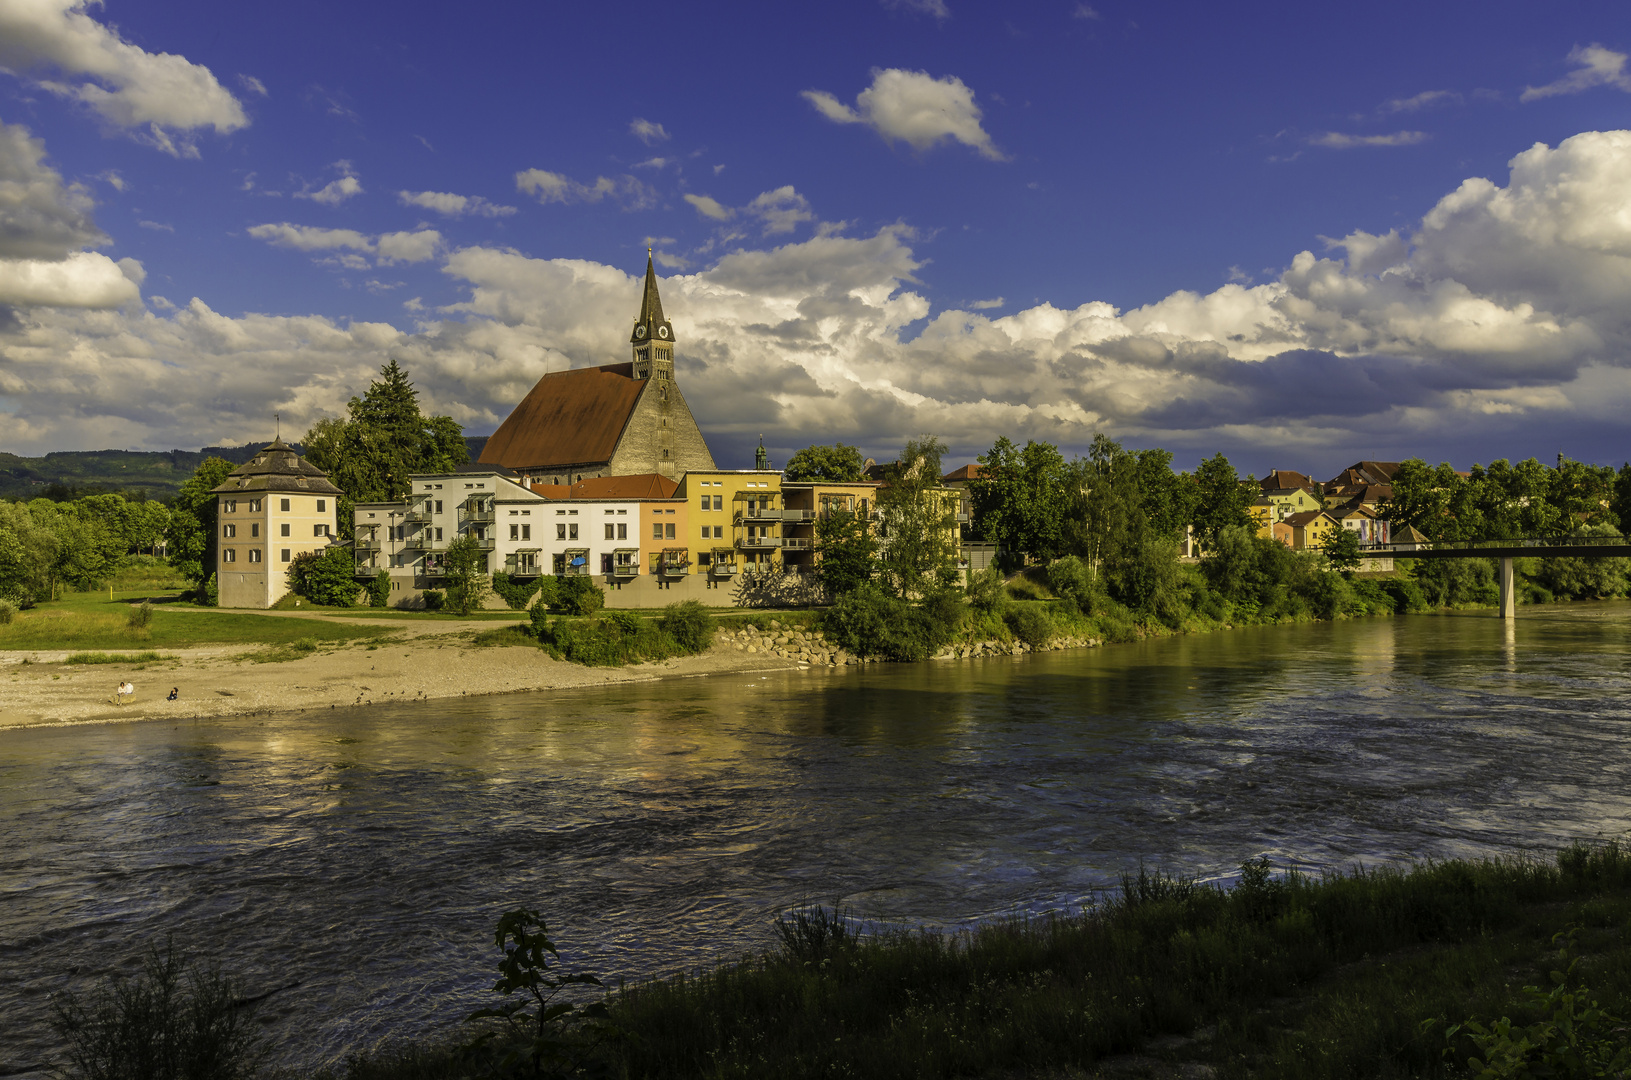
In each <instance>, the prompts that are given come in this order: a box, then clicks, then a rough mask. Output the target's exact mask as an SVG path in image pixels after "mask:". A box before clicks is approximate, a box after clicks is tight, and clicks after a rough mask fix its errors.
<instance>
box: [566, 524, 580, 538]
mask: <svg viewBox="0 0 1631 1080" xmlns="http://www.w3.org/2000/svg"><path fill="white" fill-rule="evenodd" d="M566 538H567V539H568V540H576V539H577V538H578V523H577V522H575V521H574V522H572V523H571V524H570V525H568V526H567V527H566Z"/></svg>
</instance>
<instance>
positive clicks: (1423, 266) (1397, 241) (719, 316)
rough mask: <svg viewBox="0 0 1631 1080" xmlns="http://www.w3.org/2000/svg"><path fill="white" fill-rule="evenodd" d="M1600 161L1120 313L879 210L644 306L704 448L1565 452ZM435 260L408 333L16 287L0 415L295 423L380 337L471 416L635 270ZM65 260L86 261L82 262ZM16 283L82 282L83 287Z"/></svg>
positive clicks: (1591, 317)
mask: <svg viewBox="0 0 1631 1080" xmlns="http://www.w3.org/2000/svg"><path fill="white" fill-rule="evenodd" d="M1627 175H1631V132H1627V131H1611V132H1590V133H1586V134H1582V135H1577V136H1575V137H1574V138H1571V139H1568V140H1565V141H1564V142H1563V143H1561V144H1560V145H1558V146H1556V147H1549V146H1546V145H1537V146H1535V147H1532V148H1531V149H1529V150H1526V151H1524V152H1523V153H1521V154H1518V155H1517V156H1516V157H1514V158H1513V159H1512V162H1511V170H1510V174H1509V176H1507V177H1506V178H1505V179H1504V180H1503V181H1500V182H1497V181H1496V180H1489V179H1482V178H1473V179H1469V180H1467V181H1466V182H1464V183H1463V184H1461V185H1460V186H1459V187H1457V188H1456V189H1455V190H1454V191H1452V192H1450V193H1449V194H1447V195H1445V196H1444V197H1443V198H1442V199H1440V200H1439V201H1438V203H1437V204H1436V205H1435V206H1433V207H1431V208H1430V209H1429V210H1428V212H1427V213H1426V214H1425V215H1424V216H1423V218H1422V219H1421V221H1420V223H1419V224H1418V225H1417V226H1416V227H1415V228H1413V229H1401V230H1397V231H1391V232H1387V233H1382V234H1372V233H1367V232H1364V231H1358V230H1356V231H1353V232H1350V233H1349V234H1348V235H1347V236H1344V237H1342V238H1341V239H1338V240H1332V241H1328V242H1327V243H1326V248H1327V251H1326V252H1325V253H1324V254H1323V255H1316V254H1314V253H1313V252H1312V251H1303V252H1299V253H1297V254H1295V255H1294V256H1293V257H1292V258H1291V259H1290V260H1289V265H1287V266H1286V267H1285V269H1283V270H1282V271H1281V272H1279V273H1278V274H1269V275H1268V276H1267V279H1266V280H1264V282H1263V283H1262V284H1259V285H1249V284H1242V283H1230V284H1226V285H1224V286H1222V287H1220V288H1218V289H1215V290H1213V291H1211V292H1208V293H1204V294H1203V293H1195V292H1188V291H1181V292H1176V293H1173V294H1172V295H1170V296H1166V297H1164V298H1159V299H1156V300H1154V301H1153V302H1151V303H1148V304H1145V305H1143V306H1139V307H1134V308H1131V309H1127V310H1122V309H1118V308H1116V307H1115V306H1113V305H1111V304H1108V303H1103V302H1098V301H1092V300H1086V301H1084V302H1082V303H1080V304H1078V305H1076V306H1073V307H1063V308H1060V307H1055V306H1053V305H1052V304H1047V303H1040V304H1033V305H1032V306H1030V307H1027V308H1023V309H1021V310H1017V311H1013V312H1012V313H1011V314H1008V315H1005V316H1000V317H998V316H996V315H995V314H994V313H991V309H990V308H987V307H985V306H984V305H985V303H987V302H980V303H979V304H969V305H966V308H965V309H962V310H958V309H949V310H942V311H935V310H933V309H932V308H931V306H930V304H929V303H928V301H927V300H926V299H925V298H924V297H923V296H922V295H921V294H920V293H919V292H917V291H916V286H915V285H914V281H915V279H916V276H917V275H919V274H921V273H922V272H923V267H924V259H923V257H922V256H921V255H920V254H919V253H918V252H917V251H915V250H914V244H915V243H916V240H915V239H914V238H913V236H912V235H911V234H910V233H909V232H908V231H906V230H904V229H901V228H898V227H894V228H888V229H883V230H880V231H878V232H876V233H874V234H872V235H870V236H860V237H852V236H840V235H835V234H831V233H827V234H818V235H816V236H813V237H811V238H809V239H806V240H803V241H801V242H797V243H785V244H782V245H781V246H778V247H774V248H761V249H751V248H744V249H741V250H736V251H733V252H731V253H730V254H729V255H726V256H725V257H724V258H722V259H720V260H719V261H718V263H717V264H715V265H713V266H711V267H706V268H703V269H700V270H697V271H695V272H690V273H685V274H681V275H678V276H670V277H666V278H665V279H664V281H663V286H662V287H663V301H664V307H665V309H666V310H667V311H668V313H669V315H670V316H671V317H672V318H673V319H674V322H675V327H676V330H677V331H678V348H679V352H678V363H679V368H680V378H681V379H682V380H683V381H684V386H685V392H686V397H687V400H688V402H689V403H690V405H691V407H692V409H693V410H694V411H695V412H696V413H697V416H698V419H699V421H700V422H701V424H702V426H703V430H704V431H705V432H707V433H708V435H709V436H710V438H711V439H714V440H716V445H717V444H718V441H723V440H729V439H733V438H735V439H739V440H744V441H745V440H746V439H747V438H750V437H752V436H753V435H756V434H757V433H758V432H759V431H772V430H774V431H777V432H780V433H781V439H782V441H783V442H784V443H785V444H787V445H794V446H796V445H803V444H804V443H807V442H815V441H820V442H831V441H832V440H834V439H843V441H845V442H850V443H855V444H858V445H861V446H864V447H867V448H869V450H873V451H876V452H884V451H887V450H889V449H890V448H891V447H892V446H898V444H899V441H900V439H901V438H902V437H903V436H904V435H907V434H911V433H915V432H919V431H934V432H937V433H939V434H941V435H943V436H944V437H946V438H947V439H948V441H950V442H952V443H953V445H954V447H956V448H957V450H956V453H957V455H958V456H959V457H962V456H964V455H966V454H967V453H970V452H972V451H975V450H978V449H981V448H983V447H985V446H989V445H990V443H991V441H992V440H993V439H994V438H995V437H996V436H997V435H999V434H1006V435H1009V436H1011V437H1015V438H1020V439H1024V438H1043V439H1049V440H1051V441H1054V442H1057V443H1060V444H1062V445H1064V446H1066V447H1081V446H1083V445H1085V444H1086V443H1087V442H1088V441H1089V440H1090V439H1091V437H1092V434H1093V433H1094V432H1095V431H1098V430H1103V431H1107V432H1109V433H1110V434H1112V435H1113V436H1115V437H1117V438H1122V439H1125V440H1128V441H1130V442H1132V443H1133V444H1134V445H1151V444H1157V445H1167V446H1168V447H1169V448H1172V449H1180V450H1182V449H1183V448H1185V447H1192V448H1196V449H1205V450H1207V452H1210V451H1211V450H1212V449H1215V448H1216V447H1217V446H1218V445H1219V444H1220V443H1224V444H1233V445H1239V444H1241V443H1257V444H1261V443H1266V442H1273V443H1275V444H1276V445H1278V446H1279V447H1280V448H1281V451H1282V452H1283V454H1284V455H1286V457H1288V458H1297V457H1300V456H1302V455H1305V454H1306V455H1314V459H1315V460H1318V461H1323V460H1324V459H1325V458H1326V457H1327V456H1329V455H1337V454H1340V455H1342V456H1347V457H1357V456H1369V455H1372V454H1374V453H1376V452H1380V450H1381V449H1382V448H1387V449H1389V451H1390V452H1394V451H1396V452H1400V453H1404V452H1412V451H1413V450H1415V449H1419V448H1422V447H1424V446H1429V445H1436V446H1442V445H1444V444H1445V440H1464V439H1467V438H1471V437H1473V436H1488V437H1489V438H1490V439H1491V440H1492V441H1493V440H1495V439H1499V440H1503V442H1501V443H1499V444H1498V445H1507V446H1510V445H1512V440H1516V439H1520V438H1522V437H1525V435H1524V433H1526V432H1527V433H1529V435H1532V436H1534V439H1533V441H1532V442H1531V445H1542V446H1556V445H1560V444H1559V443H1557V442H1555V441H1550V440H1552V436H1551V435H1549V434H1546V433H1548V432H1550V431H1553V430H1555V431H1557V432H1560V433H1562V434H1560V435H1559V436H1558V437H1560V438H1561V437H1565V436H1566V437H1567V438H1569V439H1570V440H1571V441H1570V442H1568V443H1564V444H1561V445H1564V446H1565V449H1568V450H1569V451H1570V452H1571V453H1572V452H1574V451H1573V450H1572V447H1573V446H1575V445H1576V442H1577V440H1578V439H1579V438H1581V437H1582V436H1581V435H1580V432H1581V431H1582V430H1584V429H1586V428H1590V427H1591V426H1592V425H1596V429H1597V430H1602V431H1608V432H1611V433H1616V434H1615V435H1614V438H1616V439H1619V438H1620V436H1621V435H1623V430H1624V416H1625V415H1627V412H1628V410H1631V317H1628V315H1627V312H1631V188H1628V187H1627V185H1626V184H1625V182H1624V177H1625V176H1627ZM771 194H774V193H771ZM737 213H738V216H739V217H740V216H741V214H742V211H741V210H738V211H737ZM257 228H258V229H260V230H262V233H263V235H262V237H261V238H262V239H267V240H270V241H273V242H280V243H283V244H285V245H286V246H290V247H294V248H296V249H299V250H307V251H311V252H313V253H320V254H322V255H324V256H328V257H333V256H350V257H355V258H362V257H363V256H366V255H369V254H371V252H370V250H369V248H368V245H370V244H375V243H376V241H374V240H371V239H370V238H368V237H365V236H362V235H361V234H356V233H348V231H347V230H308V229H302V228H300V227H298V226H289V225H284V226H260V227H257ZM409 235H410V236H411V235H413V234H409ZM394 242H395V241H393V243H394ZM416 242H422V241H416ZM377 244H378V246H379V247H383V246H384V244H385V241H384V240H380V241H378V242H377ZM441 257H442V259H443V262H442V267H443V271H444V273H445V274H446V275H447V277H448V279H449V280H450V281H452V282H454V283H455V284H457V285H458V286H460V287H461V288H463V289H465V290H467V295H466V299H465V300H464V301H463V302H461V303H458V304H455V305H452V306H451V307H448V308H444V309H442V310H441V311H440V312H432V311H430V310H428V309H426V308H425V306H424V304H423V301H422V299H421V298H417V297H416V298H414V299H412V300H409V301H405V302H404V305H405V309H406V310H407V311H408V312H411V313H412V317H413V318H414V319H416V320H422V321H419V322H417V323H416V326H415V329H414V330H413V331H411V332H404V331H398V330H396V329H394V328H391V327H388V326H383V325H379V324H367V323H354V324H350V325H341V324H337V323H335V322H334V321H332V320H327V319H320V318H309V317H301V318H283V317H272V316H265V315H256V314H246V315H242V316H239V317H227V316H224V315H221V314H218V313H216V312H214V311H212V310H210V309H209V307H208V306H207V305H206V304H204V303H203V301H202V300H198V299H195V300H193V302H192V303H191V304H188V305H186V306H185V307H184V308H182V309H180V310H179V311H176V312H175V313H174V314H173V315H165V316H162V317H161V316H159V315H157V314H153V313H151V312H148V311H146V310H144V309H142V308H140V307H139V306H136V305H131V306H127V307H126V308H125V309H124V310H122V311H91V312H85V311H73V310H68V309H66V308H35V309H33V310H30V311H28V312H26V313H25V314H24V315H23V316H22V317H21V318H19V319H18V320H16V321H14V322H12V323H8V324H0V397H4V398H5V399H6V400H7V401H8V402H12V403H15V405H12V404H8V405H6V406H3V407H0V408H7V409H13V412H12V414H11V415H7V416H3V417H0V425H6V428H7V431H8V438H9V439H10V447H11V448H12V449H14V450H43V449H69V448H73V447H76V446H84V445H89V444H90V443H92V442H101V441H105V440H108V439H112V440H114V441H119V442H124V443H126V444H129V445H145V446H158V447H168V446H171V445H198V444H199V443H201V442H214V441H218V440H225V439H235V440H237V441H243V440H244V439H246V438H248V437H249V435H250V434H252V433H254V432H255V431H256V430H257V428H256V425H258V424H260V423H262V417H263V416H264V415H265V413H266V412H267V411H268V410H269V409H270V410H275V411H279V412H282V413H283V414H284V415H285V416H286V417H289V418H291V423H292V424H293V425H294V426H296V427H297V428H298V427H300V426H301V425H304V424H309V423H310V422H312V421H313V420H315V419H317V418H319V417H321V416H325V415H339V414H341V413H342V412H343V410H344V407H345V402H346V400H347V399H348V398H349V397H350V396H351V395H352V394H355V393H357V392H359V391H361V390H362V389H363V388H365V387H366V385H367V382H368V380H369V378H370V377H372V376H373V375H374V374H375V373H376V372H377V371H378V368H379V366H380V365H381V364H383V363H384V362H385V360H386V359H388V358H393V357H394V358H396V359H397V360H398V361H399V362H400V363H402V364H403V365H404V366H406V367H407V368H408V370H409V371H410V372H411V373H412V375H413V378H414V381H415V384H416V385H417V386H418V387H419V388H420V390H421V392H422V393H423V394H424V395H425V402H426V406H427V408H431V409H434V410H435V411H438V412H446V413H448V414H450V415H452V416H454V417H455V419H457V420H459V421H460V422H461V423H464V424H466V425H468V427H469V430H470V431H471V432H472V433H480V432H484V431H490V430H492V428H493V427H494V426H496V424H497V423H498V422H499V421H500V420H502V419H503V417H504V416H505V415H507V413H508V412H509V410H510V409H511V408H513V407H514V405H515V403H516V402H518V401H519V400H520V399H521V397H522V396H523V395H524V394H525V393H526V391H527V390H528V389H530V388H531V386H532V384H533V383H534V381H536V379H537V378H538V376H539V375H541V374H542V373H543V372H544V371H545V370H560V369H561V368H563V367H566V366H583V365H588V364H597V363H605V362H608V361H609V360H615V359H620V358H621V357H623V356H624V355H626V347H627V343H626V341H625V337H626V335H625V334H624V333H623V331H624V329H625V328H626V327H627V325H628V318H629V316H630V315H631V314H632V312H633V311H634V309H635V307H636V305H637V303H638V295H639V280H638V279H639V274H638V271H639V269H640V268H641V267H640V266H638V265H635V266H630V267H628V268H622V267H612V266H606V265H603V264H600V263H597V262H593V261H588V260H573V259H548V260H546V259H532V258H528V257H526V256H524V255H521V254H519V253H517V252H515V251H507V250H497V249H493V248H486V247H472V248H462V249H458V250H455V251H452V252H450V253H444V254H443V255H442V256H441ZM75 258H76V259H82V260H86V261H84V262H82V263H81V265H80V267H78V268H77V269H79V270H83V271H85V272H87V273H86V276H87V277H89V276H91V275H90V274H89V272H90V271H92V270H94V269H96V268H97V267H96V265H94V264H93V262H92V261H93V260H102V257H101V256H97V255H89V254H83V253H82V254H81V255H79V256H75ZM51 265H60V264H51ZM110 266H112V264H109V263H107V262H106V260H102V263H101V264H100V270H99V273H100V277H99V278H98V279H97V280H99V281H101V282H102V283H103V284H104V285H107V286H111V287H112V288H111V291H110V293H109V294H108V295H106V296H103V297H100V298H99V299H100V300H101V301H102V302H104V303H111V302H115V301H117V300H118V299H119V296H121V295H122V296H124V297H129V298H134V296H135V289H134V278H133V277H132V276H129V275H125V277H124V280H125V282H126V283H125V284H123V285H120V284H119V282H118V280H116V279H115V278H114V277H113V275H112V272H110V270H109V267H110ZM120 273H121V275H124V271H120ZM135 274H136V269H135V268H132V269H131V270H130V275H135ZM30 287H32V288H35V289H36V295H37V296H55V297H56V298H58V299H62V300H64V301H67V300H69V299H72V298H79V299H84V298H86V297H88V296H90V295H91V290H89V289H88V288H87V287H86V284H85V282H83V281H80V282H75V283H71V284H70V285H69V286H65V287H63V288H60V289H57V290H56V291H55V292H54V293H53V291H52V290H51V289H49V288H45V287H43V286H41V285H39V284H38V283H31V285H30ZM11 288H12V295H13V296H15V295H16V294H17V293H18V292H20V291H22V290H20V289H19V288H18V287H17V285H16V283H15V282H12V283H11ZM116 293H117V294H118V295H115V294H116ZM0 302H8V301H6V300H5V299H4V297H0ZM37 302H41V303H43V302H45V301H44V300H39V301H37ZM154 306H155V308H157V307H158V305H157V303H156V302H155V304H154ZM917 327H923V329H922V330H921V331H920V332H918V331H916V330H915V328H917ZM909 328H913V329H909ZM13 431H15V432H16V434H11V433H12V432H13ZM1537 432H1539V433H1541V434H1540V435H1537V434H1536V433H1537ZM1542 435H1544V437H1545V438H1546V439H1547V440H1548V441H1544V442H1542V441H1540V440H1541V437H1542ZM744 444H745V443H744ZM1615 445H1616V446H1618V445H1619V443H1618V442H1616V443H1615ZM1350 449H1351V450H1352V452H1351V453H1350V452H1349V451H1350ZM1461 452H1463V453H1470V451H1461ZM722 463H723V462H722ZM1333 467H1334V466H1333Z"/></svg>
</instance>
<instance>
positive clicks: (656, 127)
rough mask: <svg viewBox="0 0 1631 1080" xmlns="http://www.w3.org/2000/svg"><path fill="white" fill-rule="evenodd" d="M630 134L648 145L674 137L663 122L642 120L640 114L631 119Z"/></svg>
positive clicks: (654, 144)
mask: <svg viewBox="0 0 1631 1080" xmlns="http://www.w3.org/2000/svg"><path fill="white" fill-rule="evenodd" d="M629 134H630V135H633V136H634V137H635V138H636V139H639V140H640V141H641V142H643V143H645V144H646V145H647V146H656V145H657V144H658V143H660V142H667V141H668V140H669V139H670V138H672V136H670V135H669V134H668V131H667V130H666V129H664V127H663V126H662V125H661V124H653V123H652V122H651V121H650V120H642V119H641V118H640V117H638V116H636V117H635V118H634V119H633V120H630V121H629Z"/></svg>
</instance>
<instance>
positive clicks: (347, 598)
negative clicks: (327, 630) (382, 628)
mask: <svg viewBox="0 0 1631 1080" xmlns="http://www.w3.org/2000/svg"><path fill="white" fill-rule="evenodd" d="M381 576H383V575H381ZM289 591H290V592H292V593H294V594H295V595H297V596H304V597H305V598H306V599H308V600H310V601H311V602H312V603H314V604H321V605H322V606H324V607H342V608H347V607H355V606H356V604H357V591H358V586H357V577H356V565H355V564H354V563H353V562H352V556H351V549H350V548H345V547H340V546H338V545H331V546H329V547H327V548H324V549H323V550H322V551H303V552H301V553H300V554H299V555H296V556H295V557H294V561H293V562H291V563H290V564H289Z"/></svg>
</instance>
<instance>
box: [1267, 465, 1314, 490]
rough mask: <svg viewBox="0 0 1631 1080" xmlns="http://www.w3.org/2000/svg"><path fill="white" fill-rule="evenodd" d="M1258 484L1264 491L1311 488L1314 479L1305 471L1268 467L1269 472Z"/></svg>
mask: <svg viewBox="0 0 1631 1080" xmlns="http://www.w3.org/2000/svg"><path fill="white" fill-rule="evenodd" d="M1258 486H1259V487H1261V488H1262V489H1263V490H1264V491H1269V490H1272V489H1276V488H1278V489H1284V488H1312V487H1313V486H1314V481H1313V479H1312V478H1311V477H1309V475H1308V474H1307V473H1300V472H1293V471H1292V470H1290V469H1270V470H1269V474H1268V475H1267V476H1265V477H1263V479H1262V481H1261V482H1260V483H1259V484H1258Z"/></svg>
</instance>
